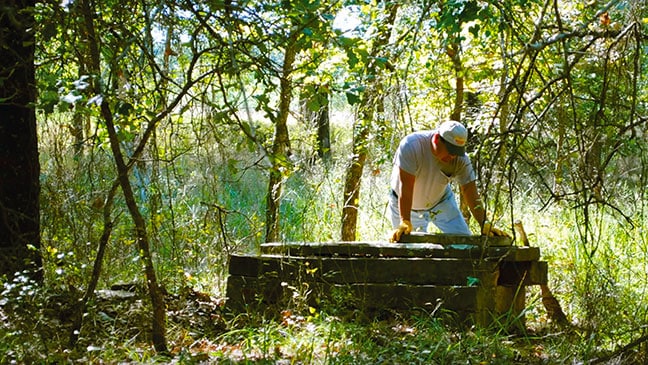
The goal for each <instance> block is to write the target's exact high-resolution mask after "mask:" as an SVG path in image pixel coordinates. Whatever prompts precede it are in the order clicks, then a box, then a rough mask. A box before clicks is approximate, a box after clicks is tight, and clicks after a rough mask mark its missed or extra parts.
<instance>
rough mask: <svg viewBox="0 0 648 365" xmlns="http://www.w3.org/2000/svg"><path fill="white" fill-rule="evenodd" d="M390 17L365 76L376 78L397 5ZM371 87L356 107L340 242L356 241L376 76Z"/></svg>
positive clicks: (391, 8)
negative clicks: (356, 119)
mask: <svg viewBox="0 0 648 365" xmlns="http://www.w3.org/2000/svg"><path fill="white" fill-rule="evenodd" d="M387 9H388V11H389V15H388V17H387V18H386V20H385V23H384V24H382V27H381V29H380V30H379V33H378V36H377V39H376V42H375V43H374V45H373V47H372V52H371V56H370V57H369V59H370V60H371V61H369V64H368V65H367V68H366V72H365V73H366V74H367V75H372V76H375V75H376V72H377V67H376V64H375V62H374V61H373V60H375V59H376V58H377V57H378V56H379V55H381V53H383V52H384V48H385V46H386V45H387V44H388V43H389V37H390V35H391V29H392V25H393V24H394V21H395V19H396V13H397V12H398V4H396V3H390V4H389V5H388V6H387ZM373 80H374V81H372V82H371V84H370V85H368V87H367V90H366V91H365V94H364V96H363V98H362V102H361V105H360V107H359V112H358V116H359V118H358V119H359V122H357V124H356V125H355V127H354V130H353V157H352V158H351V164H350V165H349V167H348V169H347V173H346V177H345V180H344V193H343V197H342V199H343V202H344V204H343V206H342V232H341V239H342V241H355V240H356V231H357V225H358V209H359V205H360V185H361V184H362V170H363V169H364V165H365V161H366V160H367V146H368V144H369V141H368V137H369V132H370V130H371V124H372V122H373V119H374V115H375V113H374V110H375V107H376V106H377V105H381V103H380V102H379V101H378V100H379V99H380V98H381V97H382V92H381V90H382V85H381V84H380V81H379V78H378V77H373Z"/></svg>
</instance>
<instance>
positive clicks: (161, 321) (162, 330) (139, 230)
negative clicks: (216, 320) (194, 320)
mask: <svg viewBox="0 0 648 365" xmlns="http://www.w3.org/2000/svg"><path fill="white" fill-rule="evenodd" d="M81 6H82V13H83V16H84V20H85V27H86V31H87V34H88V46H89V49H90V55H91V59H92V62H91V69H90V71H91V72H92V73H93V74H94V75H101V72H100V71H101V66H100V54H99V43H98V42H99V39H98V38H97V35H96V31H95V28H94V18H93V14H94V13H93V12H92V9H91V7H90V4H89V1H88V0H84V1H82V4H81ZM93 90H94V91H95V92H97V93H100V92H101V90H100V88H99V87H97V83H96V81H93ZM106 99H107V98H105V97H104V98H103V100H102V102H101V105H100V109H101V117H102V118H103V120H104V122H105V123H106V128H107V130H108V136H109V139H110V147H111V150H112V152H113V158H114V160H115V165H116V166H117V173H118V178H119V185H120V187H121V189H122V192H123V194H124V199H125V201H126V206H127V207H128V211H129V212H130V214H131V218H132V219H133V223H134V225H135V237H136V240H137V246H138V248H139V252H140V258H141V260H142V263H143V265H144V272H145V275H146V280H147V284H148V289H149V295H150V297H151V304H152V307H153V324H152V336H153V346H154V347H155V350H156V351H157V352H159V353H166V352H168V350H167V344H166V309H165V305H164V296H163V295H162V290H161V288H160V287H159V285H158V282H157V277H156V273H155V268H154V266H153V259H152V257H151V250H150V242H149V237H148V234H147V231H146V222H145V220H144V217H143V216H142V214H141V212H140V211H139V207H138V206H137V202H136V200H135V196H134V194H133V189H132V186H131V183H130V181H129V178H128V171H129V168H128V166H127V165H126V163H125V162H124V157H123V154H122V152H121V149H120V146H119V137H118V136H117V131H116V129H115V125H114V121H113V114H112V111H111V110H110V106H109V105H108V101H107V100H106Z"/></svg>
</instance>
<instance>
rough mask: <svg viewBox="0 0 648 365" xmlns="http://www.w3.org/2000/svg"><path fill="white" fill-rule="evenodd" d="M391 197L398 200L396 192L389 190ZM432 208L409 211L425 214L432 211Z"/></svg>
mask: <svg viewBox="0 0 648 365" xmlns="http://www.w3.org/2000/svg"><path fill="white" fill-rule="evenodd" d="M391 196H393V197H394V198H396V199H398V194H397V193H396V190H394V189H391ZM432 208H434V207H432ZM432 208H430V209H411V211H412V212H427V211H429V210H432Z"/></svg>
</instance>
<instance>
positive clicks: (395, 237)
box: [389, 219, 414, 242]
mask: <svg viewBox="0 0 648 365" xmlns="http://www.w3.org/2000/svg"><path fill="white" fill-rule="evenodd" d="M413 228H414V227H412V222H410V221H408V220H407V219H403V220H401V222H400V225H399V226H398V228H396V230H394V233H392V236H391V238H390V240H389V242H398V241H400V238H401V236H402V235H403V233H405V234H410V233H412V229H413Z"/></svg>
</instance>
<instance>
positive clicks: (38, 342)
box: [0, 286, 642, 364]
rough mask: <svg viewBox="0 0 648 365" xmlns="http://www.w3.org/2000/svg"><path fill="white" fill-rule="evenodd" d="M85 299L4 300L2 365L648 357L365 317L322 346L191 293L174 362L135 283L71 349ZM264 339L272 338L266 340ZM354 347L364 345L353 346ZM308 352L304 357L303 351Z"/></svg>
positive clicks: (170, 298)
mask: <svg viewBox="0 0 648 365" xmlns="http://www.w3.org/2000/svg"><path fill="white" fill-rule="evenodd" d="M5 294H6V293H5ZM80 297H81V296H80V292H78V291H76V290H69V288H68V289H65V290H58V291H49V292H48V293H47V294H45V295H44V296H43V297H41V300H31V301H27V302H24V303H23V305H16V304H18V303H19V302H20V300H21V298H12V297H7V296H4V297H3V298H2V301H1V302H0V319H1V320H2V322H3V323H4V324H3V325H1V327H0V339H2V338H4V340H5V342H6V340H10V341H9V342H7V343H6V344H5V345H7V346H8V349H2V348H0V350H7V351H6V353H5V355H4V356H3V357H0V362H2V363H35V362H36V363H38V362H41V363H42V362H46V363H60V362H67V363H74V362H84V363H122V364H123V363H150V362H155V363H182V364H202V363H273V364H277V363H278V364H293V363H298V364H303V363H308V364H320V363H321V364H330V363H340V364H342V363H348V362H349V361H351V362H354V363H367V364H368V363H426V362H427V361H429V360H430V359H433V361H432V362H433V363H456V362H457V361H459V362H462V363H480V364H505V363H516V364H559V363H565V362H567V363H591V364H594V363H615V364H626V363H627V364H630V363H635V362H636V361H637V360H639V359H641V358H642V352H637V351H635V349H629V351H627V352H624V353H613V354H611V353H609V352H608V353H601V356H600V357H596V358H589V361H582V359H578V358H577V357H578V356H579V355H578V354H577V353H572V354H571V355H570V354H568V353H569V347H570V346H576V343H577V342H578V341H579V338H580V337H581V336H582V333H581V332H579V331H578V330H577V329H575V328H572V327H569V326H566V327H565V326H563V327H557V326H552V325H550V324H547V323H544V324H538V323H531V324H530V327H528V328H527V329H526V330H524V331H522V332H520V331H517V332H515V333H504V332H502V331H501V329H500V330H497V329H496V330H494V331H479V330H476V329H475V328H463V329H457V328H452V327H448V326H445V325H443V326H442V329H441V331H442V332H439V329H438V328H437V329H433V328H432V327H438V323H439V322H436V321H433V322H427V323H422V322H421V321H420V320H419V321H418V322H417V320H416V319H413V318H409V317H407V316H392V317H391V318H383V319H379V320H377V319H375V320H369V321H367V319H366V318H365V319H363V320H362V321H360V323H359V322H358V321H356V322H349V323H346V322H345V321H344V320H341V321H339V322H338V325H337V329H336V330H335V332H336V333H333V330H332V329H330V328H329V329H326V331H329V332H330V333H329V334H328V336H329V338H328V339H326V340H325V341H323V342H322V339H321V338H320V339H319V340H318V339H317V336H318V335H317V334H316V332H320V334H319V337H322V334H321V329H317V328H316V325H315V324H314V323H313V321H310V320H309V319H308V318H304V317H303V316H300V315H297V314H293V313H291V312H289V311H283V312H281V313H280V314H279V315H278V316H277V317H276V318H273V319H270V320H267V319H263V320H260V319H259V318H254V317H253V316H251V315H250V314H249V313H248V314H246V315H243V316H236V315H235V314H233V313H228V312H227V310H225V307H224V302H223V300H222V299H220V298H214V297H211V296H210V295H208V294H206V293H202V292H199V291H196V290H193V289H190V288H185V289H183V290H181V291H180V292H179V293H178V294H167V296H166V305H167V333H168V337H167V340H168V345H169V351H170V355H171V356H170V357H160V356H159V355H155V353H154V351H153V349H152V346H151V341H150V338H151V336H150V323H151V317H152V316H151V311H150V305H148V304H147V299H148V298H147V296H146V295H145V292H144V291H143V290H141V288H138V287H135V286H133V287H123V286H122V287H113V288H112V289H111V290H100V291H97V296H96V299H95V301H94V302H93V303H92V305H90V306H88V308H87V313H86V315H85V316H84V322H83V328H82V330H81V333H80V336H79V341H78V343H77V345H76V346H73V347H70V346H69V338H70V337H69V335H70V331H71V329H72V321H71V318H72V317H73V311H74V310H75V303H78V300H79V298H80ZM24 299H25V298H24V297H23V298H22V300H23V301H24ZM312 318H315V317H312ZM312 318H311V319H312ZM268 321H271V322H272V323H270V322H268ZM329 322H330V321H329ZM345 326H348V327H345ZM255 327H256V328H257V329H258V328H259V327H265V328H266V330H264V331H258V330H257V329H255ZM268 328H270V329H271V330H268ZM19 329H20V330H19ZM30 330H31V331H32V332H33V333H34V336H32V340H31V341H32V342H31V343H29V342H26V341H25V340H24V338H25V337H26V336H27V332H28V331H30ZM36 334H37V335H36ZM263 334H265V335H263ZM261 335H263V336H262V337H264V338H265V339H264V341H259V337H260V336H261ZM309 336H311V337H309ZM291 337H304V338H306V337H309V338H308V339H303V340H294V339H293V343H292V344H288V343H287V341H289V339H290V338H291ZM21 338H22V339H21ZM12 339H13V340H14V341H15V343H14V344H13V345H12V344H11V340H12ZM21 341H22V342H21ZM27 341H29V340H27ZM308 341H310V343H311V345H310V348H309V349H310V350H309V352H308V351H307V353H306V354H305V352H304V351H303V344H302V345H297V346H296V345H295V343H296V342H299V343H303V342H308ZM261 342H265V345H263V344H261ZM351 342H357V345H349V344H350V343H351ZM345 343H346V345H345ZM313 344H314V345H313ZM300 346H301V350H300V349H299V348H298V349H297V350H295V348H296V347H300ZM345 346H346V347H347V348H346V349H345V348H344V347H345ZM0 347H2V346H0ZM325 347H326V349H324V348H325ZM574 348H575V347H574ZM435 349H436V350H435ZM365 351H366V353H364V354H363V353H362V352H365ZM434 351H438V353H436V354H435V352H434ZM376 352H382V353H381V354H377V353H376ZM590 355H591V354H590ZM570 356H571V357H570Z"/></svg>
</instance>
